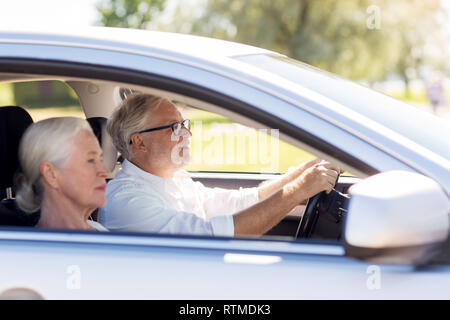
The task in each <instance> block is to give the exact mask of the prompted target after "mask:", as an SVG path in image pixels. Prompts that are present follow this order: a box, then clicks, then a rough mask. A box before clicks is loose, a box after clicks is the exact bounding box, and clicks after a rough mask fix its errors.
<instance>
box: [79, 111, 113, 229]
mask: <svg viewBox="0 0 450 320" xmlns="http://www.w3.org/2000/svg"><path fill="white" fill-rule="evenodd" d="M86 120H87V121H88V122H89V124H90V125H91V128H92V131H94V134H95V136H96V137H97V139H98V141H99V143H100V147H101V148H102V151H103V162H104V163H105V166H106V168H107V169H108V170H109V171H110V172H114V169H115V167H116V164H117V149H116V147H115V146H114V144H113V142H112V139H111V136H110V135H109V133H108V132H107V131H106V123H107V121H108V119H106V118H103V117H92V118H88V119H86ZM110 178H111V177H110ZM91 218H92V220H94V221H98V209H96V210H95V211H94V212H93V213H92V214H91Z"/></svg>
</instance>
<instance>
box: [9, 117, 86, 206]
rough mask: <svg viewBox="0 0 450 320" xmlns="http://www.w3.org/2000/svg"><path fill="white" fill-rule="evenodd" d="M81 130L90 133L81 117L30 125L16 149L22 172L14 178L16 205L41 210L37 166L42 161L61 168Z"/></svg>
mask: <svg viewBox="0 0 450 320" xmlns="http://www.w3.org/2000/svg"><path fill="white" fill-rule="evenodd" d="M82 130H88V131H91V132H92V129H91V127H90V125H89V123H88V122H87V121H86V120H84V119H81V118H75V117H58V118H50V119H45V120H41V121H38V122H36V123H34V124H32V125H31V126H30V127H28V129H27V130H26V131H25V133H24V135H23V136H22V139H21V142H20V146H19V162H20V166H21V171H20V172H19V173H18V174H16V176H15V181H14V182H15V188H16V202H17V204H18V206H19V207H20V208H21V209H22V210H23V211H26V212H33V211H36V210H38V209H39V208H40V204H41V201H42V195H43V191H44V190H43V187H42V184H41V181H40V180H41V172H40V166H41V163H42V162H43V161H48V162H50V163H52V164H53V165H54V166H55V167H62V166H63V165H64V163H65V161H66V160H67V158H68V157H69V156H70V153H71V151H72V146H73V145H72V143H71V141H70V140H72V139H74V138H75V137H76V136H77V135H78V133H79V132H80V131H82Z"/></svg>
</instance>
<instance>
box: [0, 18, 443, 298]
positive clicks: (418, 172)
mask: <svg viewBox="0 0 450 320" xmlns="http://www.w3.org/2000/svg"><path fill="white" fill-rule="evenodd" d="M45 80H58V81H62V82H64V83H66V84H67V85H68V86H70V87H71V88H72V89H73V90H74V92H75V93H76V95H77V97H78V100H79V102H80V105H81V107H82V110H83V112H84V114H85V116H86V118H97V117H103V118H108V117H109V116H110V114H111V112H112V110H113V109H114V108H115V107H116V106H117V105H118V104H119V103H120V102H121V100H122V99H123V97H124V96H125V95H126V93H127V92H130V91H132V90H135V91H141V92H148V93H152V94H157V95H163V96H166V97H169V98H171V99H173V100H175V101H177V102H180V103H183V104H185V105H189V106H195V107H196V108H199V109H202V110H206V111H209V112H213V113H215V114H219V115H221V116H224V117H226V118H227V119H229V120H230V121H233V122H237V123H240V124H243V125H245V126H247V127H252V128H265V129H277V130H279V138H280V140H281V141H285V142H287V143H289V144H291V145H293V146H295V147H298V148H301V149H302V150H305V151H307V152H310V153H311V154H313V155H315V156H317V157H319V158H324V159H327V160H328V161H330V162H332V163H334V164H336V165H338V166H340V167H341V168H344V169H345V170H346V171H347V172H350V173H352V176H341V177H340V179H339V181H338V184H337V186H336V192H333V193H332V195H333V196H325V195H322V194H319V195H317V196H315V197H314V198H311V199H310V200H309V201H308V204H307V206H306V209H305V213H304V215H303V219H301V218H300V216H298V215H288V216H287V217H286V218H285V219H284V220H283V221H282V222H280V224H279V225H278V226H277V227H275V228H274V229H273V230H271V231H270V232H269V233H268V234H266V235H265V236H262V237H259V238H256V237H254V238H245V237H244V238H222V237H207V236H187V235H167V234H150V233H121V232H97V233H94V232H82V231H68V230H43V229H38V228H33V227H30V226H12V225H11V224H9V225H8V223H2V224H3V225H2V226H1V227H0V261H1V263H0V291H3V296H4V297H5V296H8V293H11V292H13V291H14V289H17V290H16V293H17V294H18V295H19V296H20V297H25V296H26V295H27V294H30V295H31V294H33V293H34V294H35V295H37V296H40V297H43V298H45V299H234V300H237V299H251V300H254V299H449V298H450V291H449V290H448V288H450V266H449V263H450V258H449V254H448V253H449V248H448V232H449V214H450V199H449V196H450V139H449V137H450V126H449V122H448V121H446V120H443V119H440V118H437V117H435V116H433V115H432V114H429V113H427V112H424V111H421V110H419V109H417V108H415V107H412V106H410V105H408V104H406V103H403V102H400V101H398V100H396V99H393V98H391V97H388V96H385V95H383V94H381V93H378V92H376V91H374V90H371V89H369V88H366V87H364V86H361V85H359V84H356V83H353V82H351V81H347V80H344V79H341V78H339V77H336V76H334V75H332V74H328V73H326V72H323V71H320V70H317V69H315V68H312V67H310V66H308V65H306V64H303V63H301V62H298V61H296V60H293V59H290V58H288V57H286V56H284V55H281V54H278V53H275V52H271V51H268V50H264V49H260V48H255V47H251V46H246V45H242V44H237V43H231V42H226V41H221V40H216V39H208V38H202V37H195V36H189V35H181V34H171V33H160V32H151V31H142V30H129V29H114V28H100V27H95V28H87V29H79V30H76V31H59V30H58V29H57V28H55V30H22V31H17V30H9V31H8V30H6V31H5V30H0V82H2V83H9V82H11V83H12V82H23V81H27V82H30V81H34V82H40V81H45ZM1 110H2V108H0V112H1ZM1 114H2V113H0V121H2V126H6V125H8V124H9V125H10V124H14V123H16V121H19V122H20V121H21V120H23V119H22V116H14V117H15V118H14V119H6V118H3V119H2V118H1V117H2V116H1ZM23 117H25V116H23ZM19 118H20V119H19ZM5 128H6V127H5ZM0 129H2V128H0ZM3 131H5V130H3V129H2V139H3V140H2V142H1V148H3V146H4V145H6V144H8V143H9V144H10V143H11V141H13V140H11V137H10V136H9V134H10V133H9V132H3ZM100 132H101V130H100ZM16 143H17V142H16ZM102 147H103V148H104V153H105V158H106V160H107V162H108V165H109V166H110V169H113V168H114V166H115V165H116V158H117V153H116V152H115V151H114V149H113V148H112V147H111V143H110V140H108V137H107V136H105V135H103V137H102ZM8 148H14V146H12V147H11V146H8ZM2 150H12V149H2ZM12 157H14V154H13V153H12V152H11V151H10V152H9V153H8V151H6V152H3V155H2V162H1V169H0V170H1V171H2V175H1V176H2V181H1V186H2V188H5V189H6V188H8V189H7V192H6V193H7V196H5V197H6V199H3V201H2V207H8V206H9V207H8V208H11V204H14V199H13V192H12V191H13V190H11V189H10V187H11V182H10V178H9V180H8V177H11V176H12V174H13V172H12V170H13V168H15V167H14V166H16V165H17V163H12V164H11V163H7V161H8V159H10V158H12ZM296 164H297V163H292V165H296ZM192 175H193V177H194V178H195V179H197V180H199V181H202V182H203V183H204V184H205V185H208V186H225V187H236V188H237V187H242V186H254V185H257V184H259V183H260V182H261V181H263V180H265V179H271V178H274V177H276V176H277V175H276V174H270V173H266V174H259V173H238V172H232V173H225V172H192ZM5 177H6V178H5ZM418 266H420V268H418ZM18 288H22V291H20V290H18ZM1 296H2V294H1V293H0V297H1Z"/></svg>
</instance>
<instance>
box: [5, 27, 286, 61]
mask: <svg viewBox="0 0 450 320" xmlns="http://www.w3.org/2000/svg"><path fill="white" fill-rule="evenodd" d="M77 38H78V39H79V40H80V41H79V42H78V43H79V45H82V46H83V47H86V46H87V45H90V46H92V47H105V46H108V47H109V48H110V49H111V48H115V49H119V50H120V49H124V50H129V48H130V45H132V46H135V47H142V48H148V49H160V50H164V51H166V52H173V53H182V54H184V55H189V56H193V57H202V58H205V57H210V58H211V59H212V60H214V59H219V58H226V57H233V56H240V55H250V54H264V53H271V54H278V53H276V52H272V51H270V50H266V49H262V48H258V47H253V46H250V45H245V44H241V43H237V42H231V41H226V40H220V39H213V38H206V37H201V36H195V35H188V34H180V33H171V32H162V31H150V30H138V29H127V28H113V27H81V28H76V29H75V28H70V27H69V28H59V27H58V28H49V27H37V28H34V27H33V28H28V27H25V28H20V29H18V28H14V29H10V30H8V29H3V30H0V40H1V41H2V42H5V41H8V39H14V41H17V40H19V41H23V42H27V41H31V42H40V43H46V42H51V43H53V44H54V43H60V44H64V43H70V44H71V45H74V44H76V43H77Z"/></svg>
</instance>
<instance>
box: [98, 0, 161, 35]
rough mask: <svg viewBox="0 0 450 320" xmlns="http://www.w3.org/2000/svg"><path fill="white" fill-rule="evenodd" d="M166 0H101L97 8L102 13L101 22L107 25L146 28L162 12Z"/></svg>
mask: <svg viewBox="0 0 450 320" xmlns="http://www.w3.org/2000/svg"><path fill="white" fill-rule="evenodd" d="M165 5H166V0H101V1H99V2H98V3H97V10H98V12H99V13H100V15H101V20H100V21H99V24H101V25H103V26H107V27H122V28H135V29H146V28H147V27H148V24H149V23H150V22H151V21H152V20H153V19H154V18H155V17H156V16H157V15H158V14H160V13H161V12H162V11H163V10H164V7H165Z"/></svg>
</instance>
